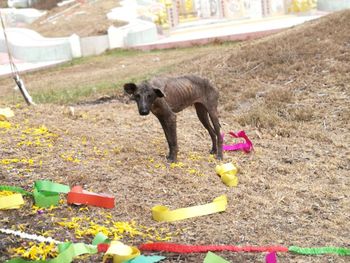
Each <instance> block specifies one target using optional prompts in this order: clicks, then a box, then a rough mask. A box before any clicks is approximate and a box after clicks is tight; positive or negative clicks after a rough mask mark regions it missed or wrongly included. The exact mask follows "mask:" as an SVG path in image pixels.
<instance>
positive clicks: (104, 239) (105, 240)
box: [92, 232, 111, 246]
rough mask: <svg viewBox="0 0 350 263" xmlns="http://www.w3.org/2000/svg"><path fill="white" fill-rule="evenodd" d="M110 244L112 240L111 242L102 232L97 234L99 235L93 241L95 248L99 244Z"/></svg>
mask: <svg viewBox="0 0 350 263" xmlns="http://www.w3.org/2000/svg"><path fill="white" fill-rule="evenodd" d="M109 243H111V240H109V239H108V237H107V236H106V235H105V234H103V233H101V232H99V233H97V235H96V236H95V237H94V239H93V240H92V244H93V245H95V246H97V245H98V244H109Z"/></svg>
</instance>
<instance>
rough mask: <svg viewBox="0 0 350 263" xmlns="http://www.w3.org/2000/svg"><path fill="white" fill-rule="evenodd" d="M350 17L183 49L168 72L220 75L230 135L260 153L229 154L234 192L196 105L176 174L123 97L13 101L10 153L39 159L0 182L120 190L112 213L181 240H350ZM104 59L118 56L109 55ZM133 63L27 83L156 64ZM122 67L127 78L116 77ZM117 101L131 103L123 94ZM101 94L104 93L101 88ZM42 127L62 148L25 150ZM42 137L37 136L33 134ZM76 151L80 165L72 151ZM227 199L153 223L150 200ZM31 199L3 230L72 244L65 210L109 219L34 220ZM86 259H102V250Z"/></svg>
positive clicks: (81, 68) (161, 144) (150, 121)
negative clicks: (61, 102) (203, 211)
mask: <svg viewBox="0 0 350 263" xmlns="http://www.w3.org/2000/svg"><path fill="white" fill-rule="evenodd" d="M349 21H350V11H344V12H339V13H336V14H333V15H330V16H327V17H324V18H322V19H319V20H317V21H313V22H309V23H306V24H305V25H303V26H300V27H295V28H293V29H291V30H287V31H286V32H284V33H282V34H277V35H275V36H271V37H268V38H265V39H262V40H259V41H253V42H247V43H242V44H241V45H239V46H226V45H225V46H221V47H220V46H216V47H212V48H208V49H198V52H197V53H196V54H193V53H195V52H194V51H193V50H192V52H191V54H192V55H193V56H190V55H189V53H182V54H181V52H180V53H177V54H178V56H175V58H174V65H175V66H173V67H171V68H170V69H169V70H170V73H169V74H173V75H178V74H181V73H196V74H199V75H202V76H206V77H208V78H209V79H211V81H212V82H213V83H214V84H215V85H216V86H217V87H218V89H219V90H220V93H221V98H220V109H219V110H220V115H221V116H220V118H221V124H222V130H223V131H224V132H228V131H231V130H234V131H237V130H239V129H244V130H245V131H246V132H247V134H248V136H249V137H250V138H251V140H252V141H253V143H254V147H255V150H254V152H252V153H251V154H248V155H247V154H243V153H240V152H228V153H225V162H229V161H232V162H234V163H235V164H236V165H237V166H238V167H239V168H240V173H239V180H240V182H239V184H238V186H237V187H236V188H227V187H226V186H225V185H224V184H223V183H222V182H221V180H220V178H219V177H218V176H217V175H216V174H215V171H214V168H215V165H216V164H217V163H218V162H217V161H216V160H213V159H212V158H210V156H209V155H208V151H209V148H210V143H209V138H208V134H207V132H206V131H205V130H204V128H202V127H201V125H200V123H199V121H198V120H197V117H196V114H195V112H194V111H193V110H186V111H184V112H182V113H180V114H179V115H178V139H179V144H180V154H179V161H181V162H183V166H182V167H174V168H171V166H169V165H168V164H166V162H165V157H164V156H165V153H166V151H167V146H166V142H165V139H164V135H163V133H162V130H161V128H160V125H159V123H158V121H157V120H156V118H155V117H153V116H149V117H147V118H142V117H140V116H139V115H138V114H137V111H136V106H135V105H134V104H126V103H123V102H121V101H119V100H118V99H115V100H109V101H108V102H105V103H102V104H84V105H75V112H76V114H75V115H74V116H71V115H70V114H68V112H69V111H68V110H67V106H58V105H52V104H43V105H40V106H38V107H36V108H33V109H30V110H29V109H28V108H26V107H20V108H18V109H16V116H15V117H14V119H13V120H11V123H12V124H13V125H14V126H13V127H14V128H13V129H10V130H8V131H6V132H2V137H1V140H0V143H1V150H0V151H1V158H32V159H33V161H34V164H33V165H32V166H30V167H28V165H26V164H23V163H18V164H15V165H12V166H13V167H9V166H1V169H2V170H1V175H0V176H1V177H0V178H1V182H2V183H3V184H10V185H17V186H22V187H24V188H26V189H31V186H32V183H33V182H34V181H35V180H37V179H51V180H54V181H57V182H62V183H66V184H69V185H71V186H72V185H75V184H83V185H84V187H85V188H86V189H90V190H93V191H96V192H109V193H113V194H114V195H115V196H116V200H117V201H116V208H115V209H113V210H111V211H110V212H111V215H112V218H113V220H118V221H130V220H132V219H134V220H135V221H136V222H137V223H140V224H143V225H146V226H149V227H155V228H157V229H160V228H162V227H164V228H165V229H166V231H171V232H174V231H179V232H178V234H177V235H175V234H173V235H172V240H171V241H173V242H179V243H187V244H235V245H248V244H249V245H272V244H280V245H286V246H289V245H297V246H303V247H315V246H342V247H347V246H349V243H350V239H349V231H348V229H350V225H349V222H350V203H349V200H350V195H349V187H350V177H349V174H348V173H349V170H350V154H349V153H350V145H349V142H350V137H349V136H350V135H349V130H350V124H349V121H348V120H349V106H348V103H349V90H350V87H349V83H350V79H349V76H350V75H349V74H344V73H345V72H349V70H350V64H349V60H348V57H349V43H350V32H349V30H350V28H349V27H346V26H344V25H347V24H349ZM173 52H175V51H173ZM164 54H165V55H164V57H163V58H161V59H160V61H161V62H160V63H162V64H163V63H164V65H168V64H166V63H167V62H168V60H167V58H168V59H170V55H171V54H175V53H171V52H170V53H167V52H165V53H164ZM159 56H161V55H159ZM102 58H103V61H108V57H107V56H104V57H102ZM135 59H136V58H135V57H129V58H123V61H124V62H123V63H124V64H125V65H128V66H129V65H130V67H129V69H130V71H127V72H124V71H123V70H121V69H120V68H118V66H116V67H115V68H114V67H109V66H110V65H112V63H111V62H108V63H107V66H106V70H105V71H104V70H103V62H99V61H98V59H96V60H93V65H89V66H88V65H87V64H85V63H83V64H81V65H72V66H71V67H63V68H58V69H52V70H49V71H44V72H41V73H40V74H39V73H35V74H29V75H27V76H26V78H27V79H29V80H30V81H28V82H29V83H31V82H35V85H34V86H33V90H36V91H39V90H40V89H41V88H45V84H46V85H48V83H52V87H55V86H60V85H61V83H60V81H63V82H64V81H65V79H68V78H69V79H70V80H71V82H72V83H78V82H79V81H82V82H84V81H87V80H85V78H87V79H89V81H93V79H94V78H97V79H99V80H100V81H101V80H102V79H101V78H100V77H101V76H103V78H113V76H114V77H115V76H116V75H117V76H123V75H122V74H125V75H124V77H125V78H126V77H132V76H133V74H134V73H133V72H132V70H134V69H135V70H136V73H135V74H137V75H139V72H141V71H146V69H147V67H151V68H152V67H153V63H154V61H152V53H147V54H144V55H142V56H141V55H140V57H138V58H137V60H136V62H138V61H143V63H144V64H142V65H141V63H139V64H137V65H134V64H135V63H136V62H135ZM181 61H183V62H181ZM189 61H190V62H191V63H189ZM115 63H119V62H117V60H116V62H115ZM120 63H122V62H120ZM141 66H142V67H141ZM119 71H120V72H123V73H121V75H118V74H119V73H118V72H119ZM94 73H96V74H95V75H93V74H94ZM89 74H90V75H91V77H89ZM127 75H128V76H127ZM79 76H80V79H79ZM140 76H141V74H140ZM39 77H40V81H39ZM43 83H44V84H43ZM64 83H67V82H64ZM251 89H253V91H251ZM254 93H256V94H255V96H254ZM108 95H116V97H117V98H122V95H121V93H120V90H114V91H112V92H110V93H108ZM96 98H98V94H95V95H93V96H92V99H96ZM16 124H18V125H19V126H15V125H16ZM42 124H45V125H46V127H48V129H49V131H50V132H52V133H54V134H56V135H57V137H55V139H54V140H53V141H52V144H53V146H52V147H46V146H45V144H44V146H40V147H39V146H37V147H35V146H29V145H21V146H19V145H18V143H20V142H21V141H22V140H23V138H22V137H21V136H22V134H23V132H22V131H23V129H25V128H27V127H38V126H40V125H42ZM34 139H35V138H33V137H32V135H28V136H27V137H26V138H25V140H34ZM41 139H43V138H41ZM226 139H227V142H231V139H229V138H226ZM43 143H44V142H43ZM68 153H69V154H71V155H72V156H73V157H75V158H78V159H79V160H80V162H79V163H74V162H71V161H67V159H64V158H62V154H68ZM191 170H195V171H197V173H191V172H190V171H191ZM221 194H226V195H227V197H228V200H229V206H228V209H227V211H225V212H223V213H220V214H213V215H210V216H203V217H199V218H193V219H189V220H183V221H180V222H176V223H171V224H168V223H156V222H155V221H153V220H152V219H151V214H150V209H151V208H152V207H153V206H154V205H157V204H163V205H167V206H169V207H170V208H172V209H175V208H180V207H187V206H191V205H196V204H204V203H207V202H210V201H211V200H212V199H213V198H214V197H216V196H218V195H221ZM26 201H27V203H26V205H25V206H24V207H23V208H21V209H20V210H11V211H2V212H0V213H1V215H2V216H1V217H0V225H1V226H2V227H12V228H15V229H17V228H18V226H19V224H23V225H24V229H25V231H26V232H30V233H41V232H42V231H46V230H52V232H51V233H50V236H52V237H54V238H56V239H61V240H62V239H65V238H67V239H68V240H73V241H76V236H75V233H74V230H73V229H66V228H63V227H59V226H58V225H57V224H56V222H57V221H59V220H61V219H62V217H68V218H71V217H82V216H87V215H88V216H90V217H91V218H94V220H96V221H97V222H98V223H100V224H101V225H103V224H106V223H105V220H106V217H105V215H104V214H102V215H101V211H103V210H101V209H99V208H92V207H91V208H89V211H84V210H79V208H76V207H72V206H67V205H66V204H62V205H60V206H59V207H58V208H57V209H55V210H53V211H51V212H48V211H46V212H45V213H44V214H41V215H38V214H36V213H33V212H32V209H31V204H32V202H31V201H30V200H29V199H26ZM34 222H35V223H34ZM0 237H1V238H2V239H1V241H0V244H1V245H2V247H1V248H0V251H1V255H2V256H1V257H2V258H1V257H0V258H1V259H5V258H9V257H11V256H13V255H12V254H11V253H9V252H8V251H7V248H8V247H11V246H19V245H22V246H28V244H27V243H25V242H24V241H22V240H19V239H17V238H14V237H12V236H4V235H1V234H0ZM91 240H92V236H90V235H84V236H83V238H82V241H84V242H86V243H89V242H91ZM122 241H124V242H125V243H128V244H133V245H138V244H140V243H143V242H146V241H147V240H145V238H142V237H137V236H135V237H130V236H125V237H123V238H122ZM161 254H162V255H165V256H166V257H167V259H166V260H165V261H164V262H203V258H204V255H203V254H190V255H176V254H167V253H161ZM218 254H219V255H221V256H223V257H224V258H226V259H227V260H229V261H230V262H263V258H264V255H263V254H252V253H240V254H235V253H229V252H227V253H218ZM88 260H90V261H91V262H99V261H100V260H101V255H98V256H95V257H89V258H88ZM279 260H280V261H281V262H298V263H304V262H305V263H306V262H307V263H310V262H311V263H314V262H315V263H316V262H340V263H343V262H344V263H345V262H348V258H346V257H339V256H330V255H324V256H320V257H318V256H316V257H306V256H297V255H292V254H289V253H285V254H282V253H280V254H279ZM83 261H84V260H77V262H83Z"/></svg>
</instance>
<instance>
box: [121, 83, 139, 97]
mask: <svg viewBox="0 0 350 263" xmlns="http://www.w3.org/2000/svg"><path fill="white" fill-rule="evenodd" d="M136 89H137V86H136V85H135V83H126V84H124V91H125V92H126V93H128V94H130V95H133V94H134V93H135V91H136Z"/></svg>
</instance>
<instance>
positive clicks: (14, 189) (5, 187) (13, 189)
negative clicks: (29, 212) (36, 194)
mask: <svg viewBox="0 0 350 263" xmlns="http://www.w3.org/2000/svg"><path fill="white" fill-rule="evenodd" d="M0 191H11V192H15V193H20V194H22V195H33V193H31V192H28V191H26V190H24V189H23V188H21V187H17V186H9V185H0Z"/></svg>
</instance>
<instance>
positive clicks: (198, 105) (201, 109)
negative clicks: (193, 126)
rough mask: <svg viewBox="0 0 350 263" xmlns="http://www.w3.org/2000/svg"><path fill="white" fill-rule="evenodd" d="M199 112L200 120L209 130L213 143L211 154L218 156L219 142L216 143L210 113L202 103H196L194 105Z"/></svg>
mask: <svg viewBox="0 0 350 263" xmlns="http://www.w3.org/2000/svg"><path fill="white" fill-rule="evenodd" d="M194 106H195V108H196V112H197V116H198V119H199V120H200V122H201V123H202V124H203V126H204V127H205V128H206V129H207V130H208V132H209V135H210V138H211V141H212V148H211V151H210V153H211V154H216V153H217V142H216V135H215V131H214V129H213V127H212V126H211V124H210V121H209V116H208V111H207V109H206V108H205V106H204V105H203V104H201V103H195V104H194Z"/></svg>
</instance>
